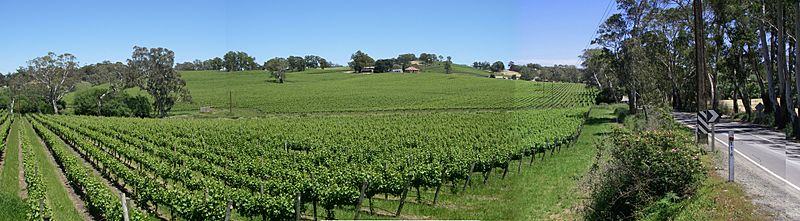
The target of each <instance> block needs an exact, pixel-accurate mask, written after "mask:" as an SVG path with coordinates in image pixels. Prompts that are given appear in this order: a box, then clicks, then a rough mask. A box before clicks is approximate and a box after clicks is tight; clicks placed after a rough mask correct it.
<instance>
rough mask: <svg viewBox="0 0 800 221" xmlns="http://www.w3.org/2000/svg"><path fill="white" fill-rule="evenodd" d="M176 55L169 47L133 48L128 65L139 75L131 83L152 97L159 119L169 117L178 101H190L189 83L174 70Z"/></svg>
mask: <svg viewBox="0 0 800 221" xmlns="http://www.w3.org/2000/svg"><path fill="white" fill-rule="evenodd" d="M174 64H175V53H174V52H172V51H171V50H169V49H166V48H150V49H148V48H146V47H139V46H134V47H133V55H131V58H130V59H128V66H129V67H130V68H131V70H132V71H133V72H134V73H135V75H133V76H138V78H137V79H133V80H132V82H137V83H138V86H139V87H140V88H142V89H143V90H145V91H147V93H149V94H150V96H152V97H153V106H155V108H156V111H158V116H159V117H162V118H163V117H166V116H167V113H168V112H169V111H170V109H172V106H173V105H175V102H177V101H191V96H190V95H189V91H188V90H187V89H186V82H184V81H183V79H181V75H180V73H178V72H177V71H175V69H174V68H173V66H174Z"/></svg>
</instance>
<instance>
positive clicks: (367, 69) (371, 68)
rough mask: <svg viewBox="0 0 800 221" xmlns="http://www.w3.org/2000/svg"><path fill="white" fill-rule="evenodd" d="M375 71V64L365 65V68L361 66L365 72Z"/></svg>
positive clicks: (362, 71)
mask: <svg viewBox="0 0 800 221" xmlns="http://www.w3.org/2000/svg"><path fill="white" fill-rule="evenodd" d="M374 71H375V67H373V66H369V67H363V68H361V73H364V72H374Z"/></svg>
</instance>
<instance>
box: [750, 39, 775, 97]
mask: <svg viewBox="0 0 800 221" xmlns="http://www.w3.org/2000/svg"><path fill="white" fill-rule="evenodd" d="M757 56H758V55H757V54H756V52H755V48H754V47H753V46H752V45H750V44H748V45H747V59H748V60H750V63H752V65H753V74H755V75H756V80H757V83H758V90H759V91H758V95H759V98H761V103H763V105H764V107H766V108H765V109H769V108H771V107H772V103H771V102H770V100H769V95H767V89H766V87H765V86H764V79H763V78H764V77H763V76H761V72H760V71H758V60H757V59H756V58H757Z"/></svg>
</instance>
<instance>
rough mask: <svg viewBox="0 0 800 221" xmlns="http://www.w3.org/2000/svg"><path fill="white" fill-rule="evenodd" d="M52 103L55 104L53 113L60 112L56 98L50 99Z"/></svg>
mask: <svg viewBox="0 0 800 221" xmlns="http://www.w3.org/2000/svg"><path fill="white" fill-rule="evenodd" d="M50 104H52V105H53V113H54V114H58V104H57V103H56V99H50Z"/></svg>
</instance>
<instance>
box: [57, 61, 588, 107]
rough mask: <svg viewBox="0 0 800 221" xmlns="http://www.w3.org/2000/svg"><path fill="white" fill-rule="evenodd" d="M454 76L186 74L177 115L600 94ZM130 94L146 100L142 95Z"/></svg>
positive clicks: (530, 101)
mask: <svg viewBox="0 0 800 221" xmlns="http://www.w3.org/2000/svg"><path fill="white" fill-rule="evenodd" d="M453 70H454V74H444V73H443V72H444V69H443V67H441V65H433V66H431V67H429V68H427V69H426V70H425V71H423V72H421V73H416V74H410V73H379V74H354V73H347V72H348V69H347V68H330V69H325V70H321V69H309V70H307V71H303V72H291V73H287V77H286V82H285V83H284V84H279V83H275V82H274V79H273V78H271V77H270V75H269V74H268V73H267V72H265V71H260V70H259V71H242V72H220V71H184V72H181V75H182V78H183V79H184V80H185V81H186V88H187V89H188V90H189V92H190V94H191V96H192V99H193V102H192V103H188V102H178V103H177V104H176V105H175V106H174V107H173V108H172V112H171V115H191V116H194V117H253V116H264V115H269V114H297V113H301V114H305V113H340V112H374V111H382V112H386V111H429V110H437V111H448V110H474V109H493V110H497V109H518V108H549V107H557V105H558V104H561V103H562V102H559V101H557V100H554V99H552V98H553V97H557V98H561V99H564V100H578V99H580V100H588V101H589V102H592V101H593V100H592V99H591V98H592V97H593V95H592V94H593V92H591V91H590V90H586V89H585V86H584V85H582V84H558V83H547V84H545V83H536V82H524V81H508V80H498V79H490V78H485V77H483V76H484V75H486V74H487V73H488V72H485V71H482V70H478V69H474V68H471V67H468V66H464V65H454V66H453ZM94 87H107V86H106V85H98V86H94ZM82 88H84V89H83V90H85V89H86V88H89V87H82ZM79 91H80V90H79ZM127 92H128V93H132V94H145V92H143V91H141V90H138V89H129V90H127ZM76 93H77V92H73V93H70V94H68V95H67V96H65V98H64V100H65V102H67V104H68V105H67V106H68V108H67V111H66V112H70V110H71V108H70V106H71V104H72V103H73V100H74V96H75V94H76ZM570 103H574V102H570ZM231 105H232V108H231ZM554 105H555V106H554ZM206 106H210V107H212V108H213V109H214V112H212V113H204V114H201V113H199V110H200V107H206ZM231 111H232V112H231Z"/></svg>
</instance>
